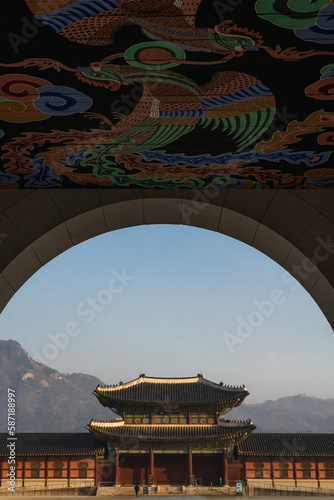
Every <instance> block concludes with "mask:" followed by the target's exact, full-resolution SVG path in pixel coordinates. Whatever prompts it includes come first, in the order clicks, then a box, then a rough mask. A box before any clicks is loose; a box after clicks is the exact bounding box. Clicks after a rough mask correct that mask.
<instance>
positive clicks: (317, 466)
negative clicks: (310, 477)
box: [315, 459, 320, 488]
mask: <svg viewBox="0 0 334 500" xmlns="http://www.w3.org/2000/svg"><path fill="white" fill-rule="evenodd" d="M315 473H316V478H317V481H318V488H320V472H319V460H318V459H316V461H315Z"/></svg>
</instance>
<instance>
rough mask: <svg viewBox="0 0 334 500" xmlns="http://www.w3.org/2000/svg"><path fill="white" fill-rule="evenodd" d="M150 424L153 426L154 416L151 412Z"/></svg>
mask: <svg viewBox="0 0 334 500" xmlns="http://www.w3.org/2000/svg"><path fill="white" fill-rule="evenodd" d="M151 424H154V414H153V412H152V411H151Z"/></svg>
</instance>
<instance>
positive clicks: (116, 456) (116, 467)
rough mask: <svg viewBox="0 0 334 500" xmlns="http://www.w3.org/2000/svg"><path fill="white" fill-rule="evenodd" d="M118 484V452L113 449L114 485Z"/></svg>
mask: <svg viewBox="0 0 334 500" xmlns="http://www.w3.org/2000/svg"><path fill="white" fill-rule="evenodd" d="M118 484H119V453H118V450H115V485H116V486H117V485H118Z"/></svg>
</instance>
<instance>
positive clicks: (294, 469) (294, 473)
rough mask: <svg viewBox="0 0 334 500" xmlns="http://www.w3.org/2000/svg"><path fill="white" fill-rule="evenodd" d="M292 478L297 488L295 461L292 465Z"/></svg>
mask: <svg viewBox="0 0 334 500" xmlns="http://www.w3.org/2000/svg"><path fill="white" fill-rule="evenodd" d="M292 466H293V478H294V480H295V486H297V469H296V459H294V461H293V463H292Z"/></svg>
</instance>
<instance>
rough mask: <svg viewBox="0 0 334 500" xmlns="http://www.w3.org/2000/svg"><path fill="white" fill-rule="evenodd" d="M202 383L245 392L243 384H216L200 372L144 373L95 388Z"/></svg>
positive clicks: (104, 389) (110, 388)
mask: <svg viewBox="0 0 334 500" xmlns="http://www.w3.org/2000/svg"><path fill="white" fill-rule="evenodd" d="M198 382H199V383H202V384H205V385H208V386H211V387H214V388H217V389H221V390H224V389H228V390H230V391H235V392H239V391H245V392H247V388H246V387H245V385H242V386H232V385H225V384H223V383H222V382H220V383H219V384H217V383H216V382H213V381H211V380H208V379H205V378H204V377H203V375H202V374H197V375H196V376H195V377H146V375H145V374H141V375H140V376H139V377H138V378H136V379H133V380H130V381H129V382H126V383H123V382H120V383H119V384H118V385H116V384H115V385H109V386H105V385H104V386H102V385H98V386H97V387H96V390H99V391H101V392H104V391H118V390H122V389H126V388H128V387H132V386H135V385H138V384H143V383H157V384H185V383H190V384H195V383H198Z"/></svg>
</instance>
